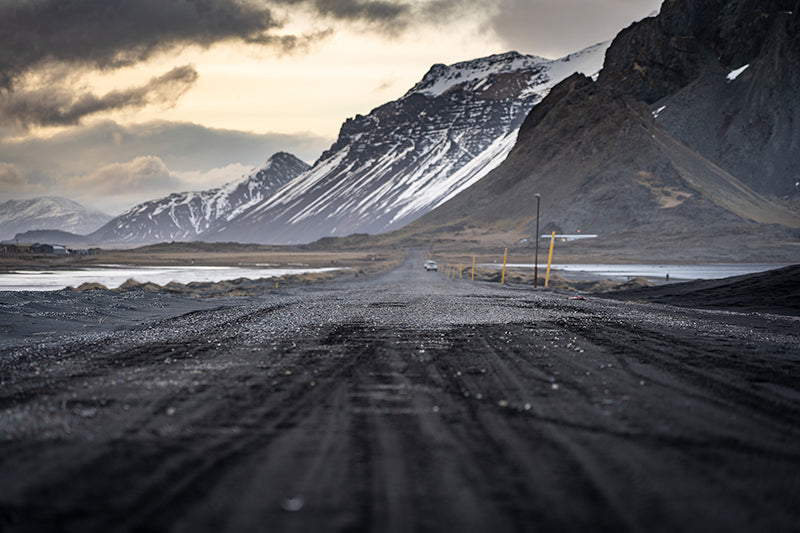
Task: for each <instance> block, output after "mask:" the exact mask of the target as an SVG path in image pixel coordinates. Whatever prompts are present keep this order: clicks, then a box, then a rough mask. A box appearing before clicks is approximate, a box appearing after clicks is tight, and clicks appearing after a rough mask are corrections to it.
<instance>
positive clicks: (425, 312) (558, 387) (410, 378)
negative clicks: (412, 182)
mask: <svg viewBox="0 0 800 533" xmlns="http://www.w3.org/2000/svg"><path fill="white" fill-rule="evenodd" d="M421 265H422V257H421V255H419V254H417V255H412V256H411V257H410V259H409V261H407V262H406V263H405V264H403V265H402V266H401V267H400V268H398V269H396V270H394V271H392V272H390V273H386V274H383V275H380V276H375V277H371V278H368V279H360V280H355V281H337V282H331V283H326V284H320V285H316V286H308V287H298V288H285V289H278V290H274V289H273V290H265V291H264V293H263V294H262V295H260V296H258V297H246V298H218V299H209V300H203V299H193V298H187V297H184V296H179V295H170V294H154V293H145V292H141V293H124V294H117V293H111V292H107V291H99V292H98V291H93V292H89V293H66V292H63V293H62V292H55V293H2V294H0V332H2V337H0V530H3V531H195V532H196V531H257V530H264V529H266V530H270V531H272V530H274V531H295V530H297V531H311V530H317V531H361V530H368V531H407V530H411V531H428V530H431V531H442V530H461V531H486V530H488V529H492V530H497V531H531V530H545V531H548V530H550V531H578V530H581V531H586V530H591V531H597V530H604V531H675V530H681V531H710V530H726V531H772V532H774V531H792V530H794V528H795V527H796V524H797V523H800V509H798V508H797V506H796V501H797V500H798V497H800V481H798V480H800V445H798V442H800V439H799V438H798V437H800V426H798V424H797V421H798V420H800V416H799V415H800V379H799V378H800V327H798V321H797V320H796V319H793V318H790V317H782V316H777V315H770V314H765V313H735V312H727V311H718V310H698V309H691V308H675V307H667V306H662V305H656V304H637V303H631V302H619V301H611V300H602V299H597V298H592V297H588V298H587V299H586V300H571V299H570V297H571V296H572V294H571V293H567V292H559V291H543V290H538V291H534V290H532V289H531V288H529V287H521V286H520V287H514V286H500V285H499V284H496V283H492V284H490V283H470V282H469V281H467V280H451V279H447V278H445V277H444V276H443V275H441V273H439V274H437V273H427V272H425V271H424V270H423V269H422V267H421Z"/></svg>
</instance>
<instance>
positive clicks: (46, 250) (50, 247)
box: [31, 242, 67, 255]
mask: <svg viewBox="0 0 800 533" xmlns="http://www.w3.org/2000/svg"><path fill="white" fill-rule="evenodd" d="M31 253H34V254H55V255H66V254H67V247H66V246H62V245H60V244H40V243H38V242H37V243H36V244H32V245H31Z"/></svg>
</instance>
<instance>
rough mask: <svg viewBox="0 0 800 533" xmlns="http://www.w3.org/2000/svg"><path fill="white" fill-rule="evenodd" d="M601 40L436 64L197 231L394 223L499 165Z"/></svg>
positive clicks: (289, 237) (375, 229)
mask: <svg viewBox="0 0 800 533" xmlns="http://www.w3.org/2000/svg"><path fill="white" fill-rule="evenodd" d="M607 46H608V43H601V44H598V45H595V46H592V47H589V48H587V49H585V50H582V51H580V52H577V53H575V54H571V55H569V56H566V57H563V58H561V59H557V60H549V59H543V58H541V57H536V56H530V55H522V54H519V53H517V52H509V53H505V54H500V55H493V56H490V57H486V58H482V59H476V60H473V61H466V62H463V63H457V64H454V65H450V66H446V65H434V66H433V67H432V68H431V69H430V70H429V72H428V73H427V74H426V75H425V76H424V77H423V78H422V80H421V81H420V82H419V83H417V84H416V85H415V86H414V87H413V88H411V90H409V91H408V92H407V93H406V94H405V95H404V96H403V97H402V98H400V99H398V100H396V101H393V102H390V103H387V104H385V105H383V106H380V107H378V108H376V109H374V110H373V111H372V112H370V113H369V114H368V115H367V116H361V115H358V116H356V117H355V118H352V119H348V120H347V121H346V122H345V123H344V124H343V125H342V127H341V130H340V133H339V138H338V140H337V141H336V143H334V144H333V146H332V147H331V148H330V149H329V150H328V151H326V152H325V153H323V154H322V156H321V157H320V159H319V160H317V162H316V163H315V164H314V166H313V167H312V168H311V169H309V170H308V171H307V172H305V173H303V174H302V175H301V176H299V177H298V178H297V179H295V180H294V181H293V182H292V183H291V184H289V185H287V186H285V187H283V188H282V189H281V190H280V191H278V192H277V193H276V194H274V195H272V196H270V197H269V198H266V199H265V200H263V201H262V202H260V203H258V204H254V205H252V207H249V208H247V209H242V210H241V214H240V215H239V216H238V217H236V218H229V219H228V220H226V221H225V222H224V223H221V222H220V223H215V224H213V225H212V226H211V227H210V228H209V230H208V231H206V232H205V233H204V234H203V235H202V236H201V239H203V240H216V241H228V240H236V241H241V242H266V243H275V244H280V243H297V242H310V241H313V240H316V239H318V238H321V237H326V236H331V235H348V234H352V233H379V232H383V231H387V230H391V229H394V228H398V227H400V226H402V225H404V224H406V223H408V222H410V221H412V220H414V219H416V218H418V217H420V216H421V215H423V214H425V213H426V212H428V211H430V210H431V209H433V208H435V207H436V206H438V205H440V204H442V203H443V202H445V201H447V200H448V199H450V198H452V197H453V196H455V195H456V194H458V193H459V192H460V191H463V190H464V189H466V188H468V187H469V186H471V185H472V184H474V183H475V182H477V181H478V180H480V179H481V178H482V177H483V176H485V175H486V174H487V173H488V172H489V171H491V170H492V169H494V168H495V167H497V166H498V165H499V164H500V163H501V162H502V161H503V160H504V159H505V158H506V156H507V155H508V153H509V151H510V150H511V148H512V147H513V146H514V143H515V140H516V136H517V131H518V129H519V127H520V125H521V124H522V121H523V120H524V118H525V116H526V115H527V114H528V112H529V111H530V110H531V108H532V107H533V106H534V105H535V104H536V103H538V102H539V101H540V100H541V99H542V98H543V97H544V95H546V94H547V92H548V91H549V90H550V89H551V88H552V87H553V86H554V85H555V84H557V83H558V82H560V81H561V80H562V79H564V78H566V77H567V76H569V75H570V74H572V73H573V72H576V71H577V72H582V73H584V74H587V75H589V76H593V75H595V74H596V73H597V72H598V71H599V70H600V68H601V67H602V64H603V57H604V53H605V50H606V48H607Z"/></svg>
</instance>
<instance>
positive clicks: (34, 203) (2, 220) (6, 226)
mask: <svg viewBox="0 0 800 533" xmlns="http://www.w3.org/2000/svg"><path fill="white" fill-rule="evenodd" d="M110 219H111V216H110V215H107V214H105V213H101V212H99V211H93V210H90V209H87V208H85V207H84V206H82V205H81V204H79V203H77V202H73V201H72V200H68V199H66V198H60V197H57V196H45V197H41V198H33V199H30V200H9V201H7V202H4V203H2V204H0V239H4V240H9V239H12V238H13V237H14V236H15V235H16V234H18V233H24V232H26V231H32V230H43V229H58V230H60V231H66V232H69V233H76V234H86V233H91V232H92V231H94V230H96V229H97V228H99V227H100V226H102V225H103V224H105V223H106V222H108V221H109V220H110Z"/></svg>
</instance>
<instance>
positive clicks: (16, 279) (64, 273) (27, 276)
mask: <svg viewBox="0 0 800 533" xmlns="http://www.w3.org/2000/svg"><path fill="white" fill-rule="evenodd" d="M332 270H339V269H338V268H268V267H264V268H260V267H217V266H165V267H138V266H137V267H126V266H120V265H106V266H102V267H92V268H87V269H80V270H78V269H76V270H18V271H13V272H8V273H2V274H0V291H52V290H58V289H63V288H66V287H77V286H78V285H80V284H81V283H87V282H88V283H100V284H101V285H105V286H106V287H108V288H109V289H114V288H117V287H119V286H120V285H122V284H123V283H125V282H126V281H127V280H129V279H134V280H136V281H138V282H139V283H147V282H152V283H156V284H158V285H166V284H167V283H169V282H171V281H175V282H178V283H191V282H193V281H201V282H217V281H224V280H232V279H238V278H249V279H259V278H271V277H279V276H285V275H289V274H306V273H312V272H329V271H332Z"/></svg>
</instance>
